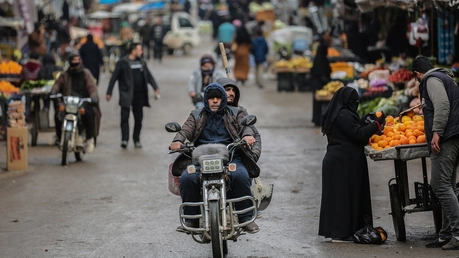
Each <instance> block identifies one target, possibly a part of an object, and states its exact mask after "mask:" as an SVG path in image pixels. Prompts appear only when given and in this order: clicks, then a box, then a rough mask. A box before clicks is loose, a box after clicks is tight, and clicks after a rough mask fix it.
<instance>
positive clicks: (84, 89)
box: [51, 54, 101, 153]
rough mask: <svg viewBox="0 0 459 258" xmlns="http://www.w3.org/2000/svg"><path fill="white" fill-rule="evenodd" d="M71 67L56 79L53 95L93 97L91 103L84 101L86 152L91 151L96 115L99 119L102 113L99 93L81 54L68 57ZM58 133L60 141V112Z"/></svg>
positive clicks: (83, 118)
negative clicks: (82, 61)
mask: <svg viewBox="0 0 459 258" xmlns="http://www.w3.org/2000/svg"><path fill="white" fill-rule="evenodd" d="M68 61H69V65H70V66H69V68H68V69H67V70H66V71H65V72H63V73H62V75H61V76H59V78H58V79H57V80H56V82H55V83H54V86H53V88H52V90H51V95H55V94H57V93H61V94H62V95H63V96H77V97H81V98H91V104H89V103H84V104H83V108H84V109H85V113H84V115H82V122H83V125H84V126H85V128H86V153H91V152H92V151H93V150H94V134H95V133H97V132H96V130H95V128H96V117H97V118H98V119H97V121H99V119H100V116H101V113H100V109H99V105H98V103H99V93H98V91H97V86H96V83H95V79H94V77H93V76H92V75H91V72H90V71H89V70H88V69H86V68H84V67H83V65H82V63H81V59H80V55H79V54H71V55H70V56H69V58H68ZM55 123H56V135H57V139H58V141H60V139H61V135H62V119H61V116H59V112H56V114H55Z"/></svg>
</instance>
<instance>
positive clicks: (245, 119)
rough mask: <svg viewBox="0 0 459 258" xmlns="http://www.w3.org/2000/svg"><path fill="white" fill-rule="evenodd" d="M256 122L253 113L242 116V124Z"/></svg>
mask: <svg viewBox="0 0 459 258" xmlns="http://www.w3.org/2000/svg"><path fill="white" fill-rule="evenodd" d="M256 122H257V117H256V116H254V115H247V116H244V117H243V118H242V125H243V126H248V125H254V124H255V123H256Z"/></svg>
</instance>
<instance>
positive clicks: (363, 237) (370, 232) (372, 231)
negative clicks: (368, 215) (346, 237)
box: [352, 225, 387, 244]
mask: <svg viewBox="0 0 459 258" xmlns="http://www.w3.org/2000/svg"><path fill="white" fill-rule="evenodd" d="M352 239H354V243H358V244H382V243H384V242H385V241H386V239H387V232H386V231H385V230H384V229H383V228H382V227H376V228H374V227H373V226H371V225H366V226H365V227H364V228H362V229H361V230H359V231H357V232H356V233H355V234H354V235H353V236H352Z"/></svg>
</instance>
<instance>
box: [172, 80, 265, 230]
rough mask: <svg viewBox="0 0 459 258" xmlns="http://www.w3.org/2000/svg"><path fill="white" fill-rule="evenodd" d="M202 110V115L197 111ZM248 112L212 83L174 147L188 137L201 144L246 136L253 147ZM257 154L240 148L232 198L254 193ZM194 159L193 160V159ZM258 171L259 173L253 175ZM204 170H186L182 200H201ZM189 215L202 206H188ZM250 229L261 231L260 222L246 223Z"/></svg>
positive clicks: (243, 217)
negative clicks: (231, 102) (229, 103)
mask: <svg viewBox="0 0 459 258" xmlns="http://www.w3.org/2000/svg"><path fill="white" fill-rule="evenodd" d="M198 112H199V115H196V113H198ZM243 117H244V113H243V111H242V110H241V109H239V108H235V107H228V106H227V96H226V93H225V89H224V88H223V87H222V86H221V85H220V84H218V83H212V84H210V85H208V86H207V87H206V89H205V91H204V108H201V109H198V110H194V111H192V113H191V114H190V116H189V117H188V119H187V120H186V122H185V123H184V124H183V126H182V129H181V131H180V132H178V133H177V134H176V136H175V137H174V140H173V141H172V143H171V145H170V149H171V150H178V149H180V147H181V146H182V145H183V143H185V141H186V140H189V141H190V142H193V143H194V145H195V146H199V145H201V144H213V143H220V144H225V145H228V144H230V143H232V142H233V141H234V140H235V139H237V138H239V137H242V138H243V139H244V140H245V141H246V143H247V145H248V146H249V147H251V146H253V145H254V143H255V139H254V137H253V136H254V133H253V130H252V129H251V127H249V126H247V127H243V126H242V124H241V121H242V118H243ZM254 156H255V155H254V154H253V153H252V152H251V151H250V148H241V149H240V150H238V151H236V153H235V156H234V159H233V161H232V163H236V171H235V172H231V173H230V174H229V183H228V186H229V187H228V189H230V190H229V191H228V198H239V197H242V196H252V192H251V189H250V185H251V178H250V177H251V176H250V175H249V171H250V172H251V175H252V177H256V176H258V175H257V174H258V173H259V168H258V166H257V165H256V162H255V158H254ZM190 162H191V160H190ZM253 173H255V176H253ZM200 187H201V183H200V173H199V172H198V173H193V174H189V173H187V172H185V171H184V173H182V175H181V177H180V196H181V197H182V202H199V201H201V200H202V196H201V194H200ZM251 205H252V204H251V201H250V200H246V201H242V202H238V203H236V204H235V208H236V210H243V209H246V208H248V207H250V206H251ZM184 213H185V214H186V215H195V214H199V213H200V208H199V207H185V210H184ZM253 216H254V214H253V211H250V212H247V213H245V214H241V215H239V223H243V222H245V221H248V220H250V219H251V218H252V217H253ZM186 226H188V227H195V228H196V227H198V221H196V220H187V221H186ZM244 229H245V230H246V231H247V232H248V233H256V232H258V231H259V228H258V225H257V224H256V223H255V222H252V223H250V224H248V225H247V226H245V227H244Z"/></svg>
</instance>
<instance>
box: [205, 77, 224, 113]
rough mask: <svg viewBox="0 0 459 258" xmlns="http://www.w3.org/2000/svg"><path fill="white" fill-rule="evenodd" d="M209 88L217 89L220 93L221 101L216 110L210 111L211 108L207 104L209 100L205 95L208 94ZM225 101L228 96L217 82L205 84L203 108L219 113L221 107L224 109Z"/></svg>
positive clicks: (221, 109)
mask: <svg viewBox="0 0 459 258" xmlns="http://www.w3.org/2000/svg"><path fill="white" fill-rule="evenodd" d="M210 90H219V91H221V93H222V101H221V103H220V107H218V110H217V111H216V112H212V110H211V109H210V106H209V101H208V97H207V95H208V93H209V91H210ZM227 101H228V98H227V96H226V91H225V89H224V88H223V87H222V86H221V85H220V84H218V83H216V82H213V83H211V84H209V85H207V87H206V89H205V90H204V108H205V109H206V110H207V111H208V112H210V113H220V112H221V111H223V109H225V107H226V103H227Z"/></svg>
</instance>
